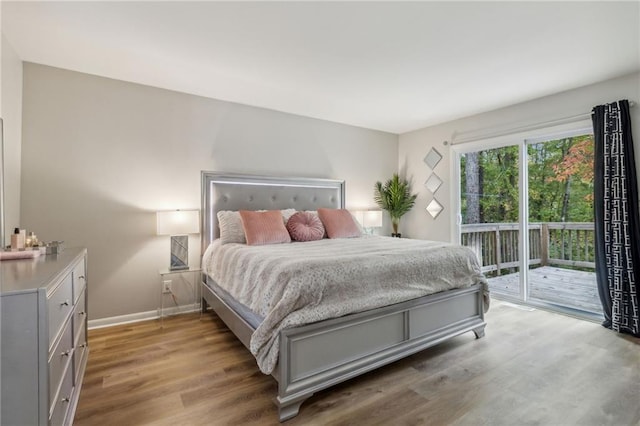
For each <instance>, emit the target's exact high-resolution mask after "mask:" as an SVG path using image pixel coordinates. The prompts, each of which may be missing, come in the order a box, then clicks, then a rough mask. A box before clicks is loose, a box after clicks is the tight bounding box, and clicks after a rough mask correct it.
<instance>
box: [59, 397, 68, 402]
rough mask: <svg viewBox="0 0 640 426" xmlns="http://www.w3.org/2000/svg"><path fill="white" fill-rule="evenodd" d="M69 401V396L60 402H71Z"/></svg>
mask: <svg viewBox="0 0 640 426" xmlns="http://www.w3.org/2000/svg"><path fill="white" fill-rule="evenodd" d="M69 401H70V399H69V398H62V399H61V400H60V402H69Z"/></svg>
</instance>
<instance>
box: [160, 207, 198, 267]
mask: <svg viewBox="0 0 640 426" xmlns="http://www.w3.org/2000/svg"><path fill="white" fill-rule="evenodd" d="M157 219H158V224H157V225H158V228H157V230H158V235H171V261H170V264H169V270H171V271H176V270H181V269H189V236H188V234H198V233H200V211H199V210H173V211H164V212H157Z"/></svg>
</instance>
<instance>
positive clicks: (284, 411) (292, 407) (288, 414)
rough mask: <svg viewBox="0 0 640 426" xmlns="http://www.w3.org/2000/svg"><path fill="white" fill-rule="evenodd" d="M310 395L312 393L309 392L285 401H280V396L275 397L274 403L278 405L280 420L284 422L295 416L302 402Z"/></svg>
mask: <svg viewBox="0 0 640 426" xmlns="http://www.w3.org/2000/svg"><path fill="white" fill-rule="evenodd" d="M312 396H313V394H312V393H311V394H309V395H305V396H303V397H301V398H297V399H296V400H294V401H290V402H286V403H282V402H281V400H280V397H276V405H277V406H278V417H279V418H280V422H284V421H286V420H289V419H292V418H294V417H295V416H297V415H298V412H299V411H300V406H301V405H302V403H303V402H305V401H306V400H307V399H308V398H311V397H312Z"/></svg>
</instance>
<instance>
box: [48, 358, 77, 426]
mask: <svg viewBox="0 0 640 426" xmlns="http://www.w3.org/2000/svg"><path fill="white" fill-rule="evenodd" d="M72 392H73V369H72V368H69V369H68V370H67V372H66V374H65V375H64V379H63V380H62V387H61V388H60V394H59V395H58V398H56V399H55V400H54V401H51V402H52V403H53V412H52V413H51V417H50V418H49V425H50V426H60V425H63V424H64V423H65V417H66V416H67V412H68V411H69V406H70V405H71V394H72Z"/></svg>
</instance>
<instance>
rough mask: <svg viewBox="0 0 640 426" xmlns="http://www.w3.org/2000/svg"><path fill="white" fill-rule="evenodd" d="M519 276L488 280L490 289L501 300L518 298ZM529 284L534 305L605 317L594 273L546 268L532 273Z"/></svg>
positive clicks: (504, 276) (532, 270) (517, 274)
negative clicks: (544, 303)
mask: <svg viewBox="0 0 640 426" xmlns="http://www.w3.org/2000/svg"><path fill="white" fill-rule="evenodd" d="M519 276H520V274H519V273H515V274H508V275H501V276H498V277H494V278H489V288H490V289H491V292H492V293H493V294H496V295H498V296H499V295H500V294H503V295H507V296H512V297H518V293H519V291H520V281H519ZM529 282H530V286H529V287H530V295H529V298H530V299H531V300H532V301H539V302H546V303H553V304H556V305H561V306H565V307H568V308H573V309H579V310H582V311H587V312H592V313H596V314H602V305H601V304H600V298H599V296H598V289H597V286H596V274H595V273H594V272H583V271H574V270H571V269H564V268H559V267H555V266H543V267H541V268H536V269H531V270H529Z"/></svg>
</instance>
